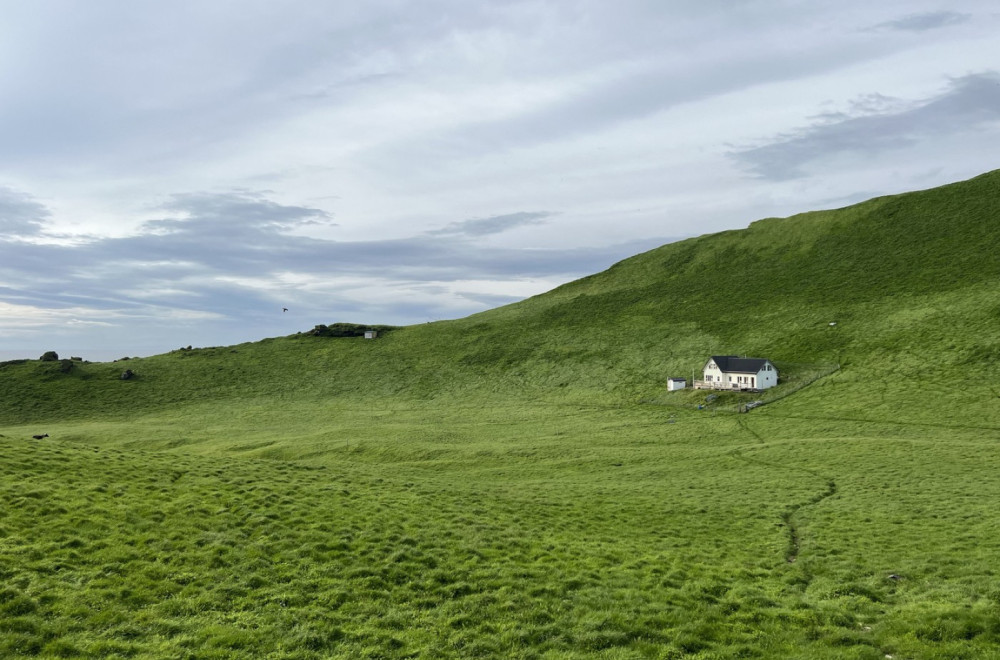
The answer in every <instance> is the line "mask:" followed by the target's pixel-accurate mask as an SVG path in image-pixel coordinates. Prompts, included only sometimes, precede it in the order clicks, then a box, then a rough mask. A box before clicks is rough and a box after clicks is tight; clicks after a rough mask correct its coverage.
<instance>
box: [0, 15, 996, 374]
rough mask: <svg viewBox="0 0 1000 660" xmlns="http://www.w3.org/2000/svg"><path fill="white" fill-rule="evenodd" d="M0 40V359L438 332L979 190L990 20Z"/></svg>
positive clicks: (529, 25) (992, 153)
mask: <svg viewBox="0 0 1000 660" xmlns="http://www.w3.org/2000/svg"><path fill="white" fill-rule="evenodd" d="M0 9H2V12H3V13H2V16H3V19H2V21H0V359H3V358H12V357H38V355H40V354H41V353H42V352H44V351H46V350H56V351H58V352H60V353H61V354H67V355H68V354H74V355H78V354H80V355H82V357H85V358H88V359H111V358H113V357H120V356H124V355H148V354H152V353H159V352H164V351H168V350H171V349H173V348H177V347H180V346H186V345H189V344H190V345H196V346H209V345H226V344H234V343H238V342H241V341H248V340H256V339H261V338H263V337H268V336H276V335H285V334H291V333H293V332H296V331H299V330H307V329H309V328H311V327H312V326H314V325H316V324H317V323H332V322H335V321H353V322H368V323H391V324H411V323H422V322H426V321H430V320H437V319H444V318H457V317H461V316H465V315H468V314H470V313H473V312H477V311H481V310H484V309H488V308H491V307H496V306H499V305H502V304H505V303H507V302H511V301H514V300H518V299H520V298H524V297H527V296H530V295H534V294H537V293H541V292H543V291H546V290H548V289H551V288H553V287H555V286H557V285H559V284H561V283H563V282H567V281H570V280H573V279H576V278H578V277H581V276H584V275H587V274H590V273H593V272H597V271H600V270H603V269H604V268H606V267H608V266H610V265H611V264H612V263H614V262H615V261H618V260H620V259H623V258H625V257H628V256H631V255H633V254H637V253H639V252H642V251H645V250H647V249H650V248H653V247H656V246H658V245H661V244H663V243H667V242H670V241H673V240H677V239H679V238H684V237H688V236H694V235H699V234H704V233H710V232H716V231H720V230H723V229H730V228H740V227H745V226H746V225H747V224H749V223H750V222H752V221H753V220H756V219H758V218H761V217H767V216H775V215H789V214H792V213H795V212H799V211H806V210H813V209H817V208H829V207H836V206H844V205H847V204H849V203H852V202H856V201H861V200H863V199H866V198H869V197H872V196H876V195H880V194H886V193H894V192H902V191H906V190H913V189H919V188H928V187H932V186H936V185H939V184H943V183H948V182H951V181H956V180H960V179H965V178H968V177H971V176H974V175H976V174H980V173H982V172H986V171H989V170H992V169H996V168H998V167H1000V163H998V157H997V154H998V153H1000V47H998V45H997V36H998V35H1000V6H998V5H997V4H996V3H995V1H993V0H978V1H977V0H949V2H947V3H946V2H943V1H937V2H931V1H924V0H905V1H902V0H885V1H883V2H870V1H865V2H860V1H856V0H844V1H842V2H837V3H819V2H805V1H795V0H784V1H782V0H746V1H743V2H734V1H732V0H727V1H725V2H723V1H722V0H697V1H695V0H617V1H616V2H608V1H607V0H592V1H586V0H579V1H577V0H550V1H542V0H524V1H518V0H489V1H485V0H424V1H420V0H413V1H410V2H405V1H403V0H395V1H390V0H366V1H365V2H353V3H331V2H326V1H322V0H283V1H282V2H277V1H271V2H267V1H264V0H239V1H238V2H237V1H227V0H213V1H212V2H204V1H198V2H193V1H187V0H175V1H173V2H169V3H167V2H146V1H132V0H116V1H111V0H88V1H86V2H82V1H80V0H62V1H60V0H32V1H31V2H23V1H20V0H18V1H16V2H15V1H13V0H0ZM286 307H287V308H288V311H287V312H283V311H282V309H283V308H286Z"/></svg>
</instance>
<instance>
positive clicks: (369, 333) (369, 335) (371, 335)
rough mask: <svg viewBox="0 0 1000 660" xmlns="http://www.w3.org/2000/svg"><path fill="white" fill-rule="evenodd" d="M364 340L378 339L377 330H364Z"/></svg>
mask: <svg viewBox="0 0 1000 660" xmlns="http://www.w3.org/2000/svg"><path fill="white" fill-rule="evenodd" d="M365 339H378V330H365Z"/></svg>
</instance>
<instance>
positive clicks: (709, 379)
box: [705, 374, 712, 382]
mask: <svg viewBox="0 0 1000 660" xmlns="http://www.w3.org/2000/svg"><path fill="white" fill-rule="evenodd" d="M705 380H706V381H708V382H712V374H705Z"/></svg>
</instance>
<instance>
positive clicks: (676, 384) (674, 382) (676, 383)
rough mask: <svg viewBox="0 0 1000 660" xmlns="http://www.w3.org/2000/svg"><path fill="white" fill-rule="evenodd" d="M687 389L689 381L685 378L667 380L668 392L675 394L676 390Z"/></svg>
mask: <svg viewBox="0 0 1000 660" xmlns="http://www.w3.org/2000/svg"><path fill="white" fill-rule="evenodd" d="M685 387H687V381H686V380H684V379H683V378H671V379H669V380H667V391H668V392H673V391H674V390H683V389H684V388H685Z"/></svg>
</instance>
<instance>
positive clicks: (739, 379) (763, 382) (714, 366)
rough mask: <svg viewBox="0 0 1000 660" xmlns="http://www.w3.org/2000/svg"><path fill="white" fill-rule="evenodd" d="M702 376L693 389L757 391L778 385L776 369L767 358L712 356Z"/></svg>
mask: <svg viewBox="0 0 1000 660" xmlns="http://www.w3.org/2000/svg"><path fill="white" fill-rule="evenodd" d="M702 375H703V379H702V380H700V381H699V380H696V381H695V382H694V386H695V389H708V390H753V391H759V390H766V389H768V388H770V387H774V386H775V385H777V384H778V368H777V367H775V366H774V364H772V363H771V361H770V360H768V359H767V358H751V357H739V356H737V355H713V356H712V357H711V358H709V360H708V362H706V363H705V367H704V369H702Z"/></svg>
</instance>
